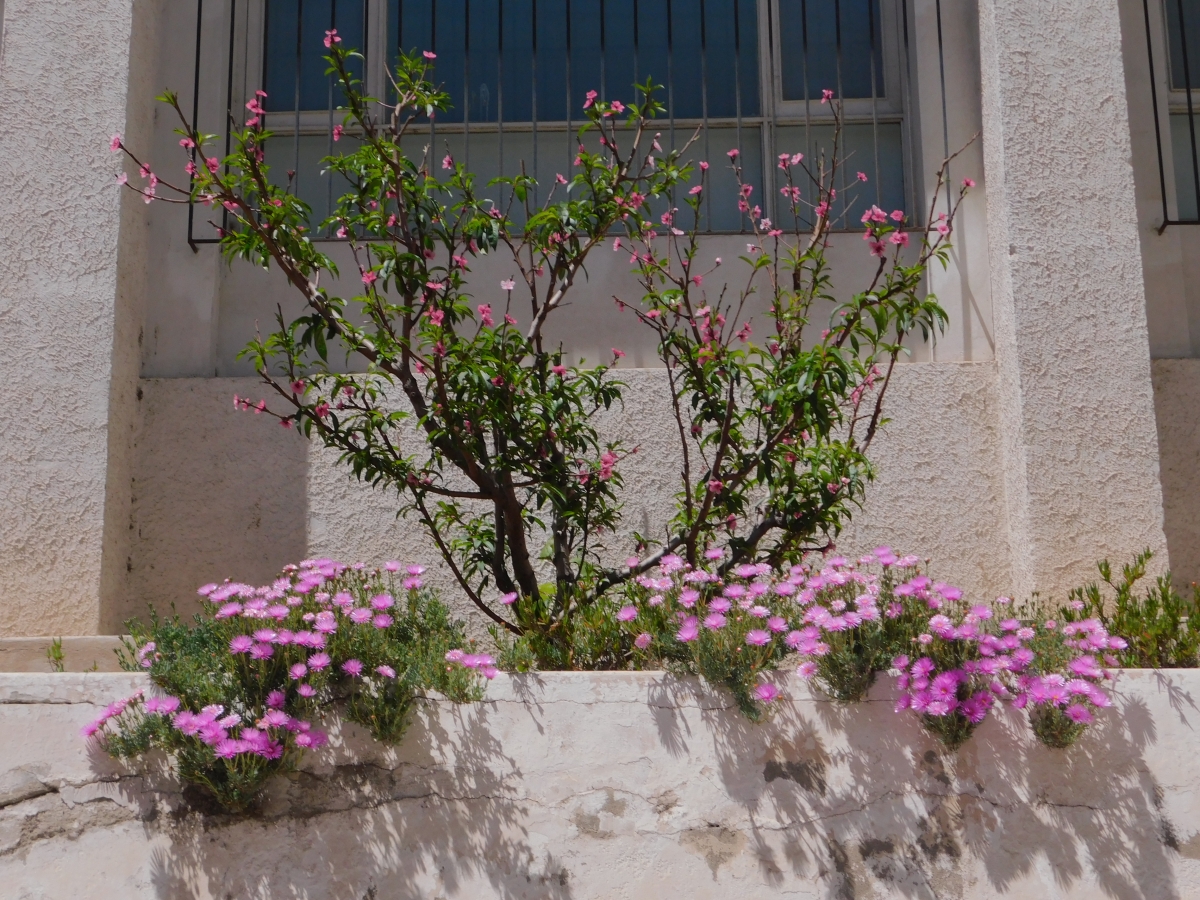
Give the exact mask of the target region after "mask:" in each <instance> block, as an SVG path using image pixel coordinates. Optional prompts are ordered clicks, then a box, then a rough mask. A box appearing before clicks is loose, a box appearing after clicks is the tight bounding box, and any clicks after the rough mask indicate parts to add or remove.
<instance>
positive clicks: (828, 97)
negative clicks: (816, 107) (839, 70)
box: [821, 88, 833, 103]
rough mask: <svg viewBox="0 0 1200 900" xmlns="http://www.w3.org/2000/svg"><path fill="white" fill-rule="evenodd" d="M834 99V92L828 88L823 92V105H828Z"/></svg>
mask: <svg viewBox="0 0 1200 900" xmlns="http://www.w3.org/2000/svg"><path fill="white" fill-rule="evenodd" d="M832 99H833V91H831V90H829V89H828V88H826V89H825V90H823V91H821V102H822V103H828V102H829V101H830V100H832Z"/></svg>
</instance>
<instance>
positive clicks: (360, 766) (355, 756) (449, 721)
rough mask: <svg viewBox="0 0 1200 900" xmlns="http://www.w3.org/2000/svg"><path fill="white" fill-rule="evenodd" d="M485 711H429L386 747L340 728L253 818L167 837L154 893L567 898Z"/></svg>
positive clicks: (207, 817)
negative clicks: (319, 757)
mask: <svg viewBox="0 0 1200 900" xmlns="http://www.w3.org/2000/svg"><path fill="white" fill-rule="evenodd" d="M493 712H494V711H493V710H492V709H491V706H490V704H476V705H471V706H462V707H454V708H453V709H452V710H451V711H450V712H449V713H445V712H442V713H441V714H440V715H439V711H438V710H437V708H436V706H433V707H426V708H425V709H423V710H421V711H420V712H418V714H417V715H418V721H417V722H415V723H414V725H413V727H412V729H411V731H410V732H409V734H408V736H407V737H406V738H405V740H404V741H403V742H402V744H401V745H400V746H399V747H398V748H391V749H388V748H382V747H380V746H379V745H376V744H374V743H373V742H372V741H371V739H370V737H369V736H368V735H367V734H366V732H365V731H362V730H360V729H358V728H357V727H356V726H354V725H352V724H346V725H343V726H341V727H340V728H338V729H336V730H335V731H334V732H333V733H332V734H331V746H332V748H333V752H332V753H331V754H329V755H326V756H325V757H324V759H323V762H325V763H326V764H325V765H323V766H321V767H319V768H314V769H306V770H304V771H301V772H297V773H294V774H293V775H292V776H290V777H289V778H286V779H283V778H281V779H280V780H279V782H277V783H276V784H275V785H274V786H273V788H272V790H271V794H270V797H269V799H268V801H267V803H266V805H265V807H264V808H263V809H261V810H260V811H259V812H258V814H257V815H256V816H255V817H253V818H251V819H241V818H235V817H230V816H227V815H224V814H221V813H219V812H217V811H215V810H213V809H208V810H206V811H205V812H201V813H200V814H199V815H182V816H180V817H179V819H178V824H175V825H171V826H168V828H167V830H168V832H169V834H170V841H169V844H167V845H165V846H160V847H159V848H158V850H157V851H156V853H155V855H154V859H153V861H152V863H151V877H152V880H153V883H154V886H155V890H156V895H157V896H158V897H161V898H164V900H166V898H172V900H177V898H202V897H203V898H208V897H214V898H215V897H222V898H224V897H239V898H242V897H247V898H248V897H262V898H282V897H289V898H292V897H305V898H309V897H311V898H318V897H320V898H346V900H359V898H362V900H384V898H392V897H396V898H400V897H426V896H428V897H473V896H487V897H496V898H501V900H516V898H533V897H538V898H547V900H569V898H571V897H572V893H571V887H570V884H569V876H568V873H567V871H566V869H565V868H563V866H562V865H561V864H560V863H559V861H558V860H557V859H556V858H555V856H554V854H553V853H552V852H551V851H550V850H549V849H547V848H546V847H545V844H546V841H545V838H544V837H543V836H541V835H536V834H532V833H531V832H530V831H529V829H528V827H527V825H526V822H527V819H528V817H529V812H530V810H529V804H530V803H531V802H532V801H531V800H530V798H528V797H525V796H523V791H522V789H521V787H522V785H521V782H522V779H523V778H524V777H525V774H526V773H524V772H522V771H521V769H520V768H519V766H518V765H517V762H516V761H515V760H514V759H513V758H512V757H510V756H508V755H507V754H506V753H505V750H504V747H503V746H502V744H501V741H500V739H499V737H498V736H497V735H496V734H495V730H494V728H493V727H492V726H493V723H492V721H491V719H492V718H493V716H492V713H493ZM351 748H355V749H351ZM357 748H374V750H375V751H376V753H377V755H375V756H371V755H370V751H368V752H367V753H366V754H364V753H363V752H357ZM185 799H189V798H186V796H185ZM194 809H195V808H194ZM168 848H169V849H168Z"/></svg>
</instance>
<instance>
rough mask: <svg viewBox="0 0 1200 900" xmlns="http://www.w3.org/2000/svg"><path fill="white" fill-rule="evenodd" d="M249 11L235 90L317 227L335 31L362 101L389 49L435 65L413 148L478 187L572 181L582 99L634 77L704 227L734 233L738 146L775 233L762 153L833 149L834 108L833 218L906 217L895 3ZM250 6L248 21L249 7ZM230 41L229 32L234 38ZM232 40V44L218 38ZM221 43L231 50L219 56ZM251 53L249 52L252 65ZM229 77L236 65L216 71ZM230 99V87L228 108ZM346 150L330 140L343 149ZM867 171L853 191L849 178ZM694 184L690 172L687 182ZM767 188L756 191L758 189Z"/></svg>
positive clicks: (803, 0) (642, 0) (266, 7)
mask: <svg viewBox="0 0 1200 900" xmlns="http://www.w3.org/2000/svg"><path fill="white" fill-rule="evenodd" d="M257 3H258V6H255V4H254V0H251V3H250V4H248V7H249V8H248V9H247V10H246V12H244V13H242V14H243V15H244V16H245V23H244V24H243V25H239V26H237V29H234V30H238V29H240V30H241V31H242V33H243V34H244V38H243V39H244V40H245V41H246V46H247V52H246V54H245V62H244V63H242V64H240V66H239V68H240V70H241V77H240V79H239V78H238V77H237V74H236V73H235V75H234V76H233V77H234V81H235V82H236V81H239V80H240V81H241V85H240V87H241V91H242V93H245V94H246V95H247V96H249V94H250V93H252V92H253V90H254V89H255V88H257V87H259V86H260V85H261V86H262V87H263V89H264V90H266V91H267V94H268V97H267V100H266V103H265V105H266V108H267V110H268V122H267V124H268V127H269V128H270V129H271V130H272V131H273V132H274V133H275V135H276V137H275V138H273V139H272V141H271V143H270V146H268V148H267V154H268V162H269V163H270V164H271V165H272V167H273V171H274V172H277V173H278V174H279V177H280V178H281V179H282V178H284V177H287V176H286V174H285V173H288V172H294V173H295V175H294V178H295V183H296V189H297V191H298V192H299V193H300V195H301V196H302V197H304V198H305V199H306V200H307V201H308V202H310V203H311V204H312V206H313V211H314V217H316V218H323V217H324V216H325V215H326V214H327V213H328V211H329V210H330V209H331V208H332V206H333V203H334V202H335V200H336V197H337V196H338V195H339V194H340V193H341V190H342V188H341V186H339V185H336V184H334V183H332V180H331V179H330V178H329V177H328V176H326V175H323V174H322V172H321V166H320V159H321V157H323V156H325V155H329V154H330V153H332V152H333V151H334V149H335V148H334V146H333V144H332V140H331V131H332V126H333V125H334V124H336V122H337V121H339V120H340V117H339V114H337V113H335V112H334V110H335V108H336V106H337V105H338V104H339V102H340V99H341V98H340V97H339V96H338V95H337V93H338V92H337V91H336V89H335V86H334V85H333V83H332V79H330V78H329V76H327V75H325V63H324V61H323V59H322V56H323V54H324V48H323V47H322V42H321V39H322V37H323V36H324V33H325V31H326V30H328V29H330V28H336V29H337V30H338V33H339V34H340V35H342V36H343V38H344V40H345V42H346V44H347V45H349V46H355V47H361V48H363V49H364V53H365V56H366V62H365V64H364V65H363V71H362V72H361V73H359V74H360V75H361V77H362V78H363V80H364V82H365V84H366V87H367V90H368V91H369V92H370V93H372V94H373V95H374V96H381V95H383V94H384V92H385V90H386V84H387V80H386V76H385V70H384V67H385V66H390V65H393V64H394V61H395V58H396V55H397V52H398V51H399V50H400V49H403V50H405V51H412V50H414V49H420V50H432V51H434V52H435V53H436V54H437V63H436V69H435V77H436V78H437V79H438V80H439V81H440V82H442V84H443V85H444V87H445V89H446V91H447V92H448V93H449V94H450V96H451V102H452V109H451V110H449V111H448V112H447V113H445V114H442V115H439V116H438V117H437V119H436V121H434V122H431V123H426V124H425V126H424V132H423V133H421V134H418V135H415V136H414V137H413V147H412V152H414V153H415V152H419V151H420V149H421V147H422V146H424V144H425V143H427V142H428V141H430V140H431V139H432V140H433V141H434V143H435V145H436V148H437V152H438V153H439V154H440V153H441V152H442V149H443V147H447V148H448V149H449V151H450V153H452V154H453V155H454V156H455V158H456V159H460V160H462V161H463V162H464V163H465V164H466V165H467V166H468V167H469V168H470V169H471V170H472V171H474V172H476V173H477V175H478V176H479V177H480V180H481V182H486V181H487V180H488V179H490V178H493V177H495V176H497V175H500V174H507V175H511V174H515V173H516V172H518V171H520V168H521V166H522V165H523V166H524V167H525V170H526V171H528V172H531V173H532V174H534V175H535V176H536V177H537V178H538V180H539V181H540V182H542V183H547V182H548V181H550V180H552V179H553V178H554V175H555V173H557V172H563V173H564V174H565V173H567V172H568V171H569V168H570V165H571V160H572V159H573V158H574V145H575V139H574V136H575V132H576V131H577V130H578V128H579V126H580V124H581V120H582V113H581V110H582V106H583V102H584V99H585V95H586V93H587V91H589V90H593V89H594V90H597V91H598V92H599V93H600V95H601V97H603V98H605V99H620V100H624V101H628V100H630V99H632V98H633V96H634V89H633V85H634V83H635V82H644V81H645V80H646V79H647V78H651V79H653V80H654V81H655V82H656V83H657V84H660V85H663V86H664V88H663V89H662V90H661V91H660V93H659V97H660V99H661V100H662V101H663V102H664V104H665V105H666V107H667V113H666V115H665V116H664V117H663V119H662V120H661V121H662V126H661V130H662V135H663V137H662V138H661V139H660V141H661V142H662V143H664V144H668V143H669V144H670V145H672V146H675V147H680V146H682V145H683V144H684V143H686V142H687V141H688V140H692V139H693V138H694V143H693V146H692V148H691V149H690V150H689V153H688V155H689V157H691V158H693V159H697V160H699V159H708V160H710V161H711V162H712V163H713V165H712V168H711V169H710V171H709V176H710V184H711V188H712V189H711V190H709V191H706V192H705V201H704V206H703V209H702V216H703V219H702V223H701V225H702V228H703V229H704V230H707V231H711V232H739V231H744V230H747V229H748V227H749V224H750V223H749V220H748V219H747V217H746V216H745V215H744V214H742V213H740V212H739V211H738V209H737V205H736V200H737V198H736V196H735V194H736V190H735V182H734V177H733V174H732V172H731V171H730V170H729V168H728V166H727V165H726V164H725V163H726V154H727V153H728V151H730V150H731V149H733V148H735V147H736V148H738V149H739V151H740V154H741V155H740V160H741V162H742V166H743V169H744V174H743V177H744V178H745V179H746V180H747V181H749V182H750V183H751V184H752V185H754V189H755V190H754V195H753V196H754V198H756V202H757V203H759V204H761V205H762V207H763V212H764V214H766V215H771V216H773V217H775V219H776V221H779V222H783V223H785V225H788V224H791V223H790V222H788V221H787V218H788V215H790V214H789V213H788V212H787V209H786V207H785V206H784V205H783V204H782V203H776V200H777V199H778V198H779V190H778V189H779V188H780V187H782V185H783V182H782V180H780V179H781V177H782V173H781V172H780V171H779V170H778V169H777V168H776V167H775V165H774V164H773V163H772V162H770V161H773V160H774V159H775V158H776V155H777V153H782V152H784V151H787V152H789V153H795V152H803V153H804V154H805V156H806V157H807V158H808V159H809V160H817V159H820V157H821V156H822V154H824V155H825V156H826V157H828V155H829V154H830V152H831V149H832V148H831V146H830V144H831V141H832V135H833V127H832V118H831V115H830V107H829V106H828V105H827V104H823V103H822V102H821V100H822V91H823V90H825V89H829V90H833V91H834V92H835V93H836V94H837V95H838V96H839V97H841V98H842V99H843V101H844V108H845V113H846V122H847V125H846V129H845V131H844V138H845V146H844V147H843V155H848V156H849V161H848V164H847V165H848V169H849V171H848V172H847V173H846V174H848V175H849V180H848V183H843V185H840V186H839V203H840V204H841V206H840V208H838V209H835V212H836V213H838V214H840V215H842V216H843V217H844V218H843V219H842V221H843V222H844V224H846V225H847V226H848V227H856V226H857V224H858V213H859V211H860V210H861V209H862V208H863V207H864V206H869V205H870V204H872V203H879V204H880V205H882V206H886V207H887V208H889V209H892V208H905V209H911V208H912V207H913V205H914V204H913V203H912V202H911V198H912V197H913V195H914V189H913V185H912V183H911V182H912V179H911V178H906V159H908V160H911V153H908V154H906V148H907V146H908V145H909V143H910V141H909V138H908V136H907V131H906V129H908V128H909V122H908V119H909V118H910V117H909V116H908V115H907V110H908V106H909V104H908V100H907V96H906V93H905V89H906V88H907V84H908V81H909V80H911V79H909V78H908V77H907V74H908V71H909V68H910V62H909V60H908V58H907V50H908V44H907V40H906V39H905V37H904V35H906V34H907V24H908V23H907V20H906V16H907V15H908V14H909V6H911V4H908V3H906V2H904V0H257ZM254 10H257V12H255V11H254ZM231 29H233V26H231ZM234 30H231V33H230V39H231V40H232V39H233V34H234ZM231 46H232V44H231ZM256 53H259V54H261V55H260V56H259V57H257V58H256V57H255V54H256ZM231 71H233V69H232V68H231ZM236 93H237V92H236V91H231V93H230V96H231V97H232V98H233V101H232V102H233V104H236V102H237V96H236ZM346 139H347V138H344V139H343V140H346ZM856 171H862V172H863V173H864V174H866V175H867V176H868V181H867V183H866V184H860V183H858V181H857V180H856V178H855V176H854V173H855V172H856ZM697 177H698V173H697ZM767 187H769V188H770V190H765V188H767Z"/></svg>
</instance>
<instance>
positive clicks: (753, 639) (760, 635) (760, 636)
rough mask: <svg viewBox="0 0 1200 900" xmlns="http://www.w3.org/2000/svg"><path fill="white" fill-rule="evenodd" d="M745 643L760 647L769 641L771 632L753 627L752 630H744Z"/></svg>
mask: <svg viewBox="0 0 1200 900" xmlns="http://www.w3.org/2000/svg"><path fill="white" fill-rule="evenodd" d="M746 643H747V644H750V645H751V646H753V647H762V646H765V645H766V644H769V643H771V634H770V632H767V631H762V630H761V629H758V628H755V629H753V630H752V631H748V632H746Z"/></svg>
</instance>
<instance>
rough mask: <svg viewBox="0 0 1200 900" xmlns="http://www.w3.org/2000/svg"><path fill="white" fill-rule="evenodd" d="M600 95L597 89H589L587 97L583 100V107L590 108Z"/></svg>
mask: <svg viewBox="0 0 1200 900" xmlns="http://www.w3.org/2000/svg"><path fill="white" fill-rule="evenodd" d="M599 96H600V95H599V94H597V93H596V92H595V91H588V92H587V99H586V100H585V101H584V102H583V108H584V109H590V108H591V107H592V105H593V104H595V102H596V98H597V97H599Z"/></svg>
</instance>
